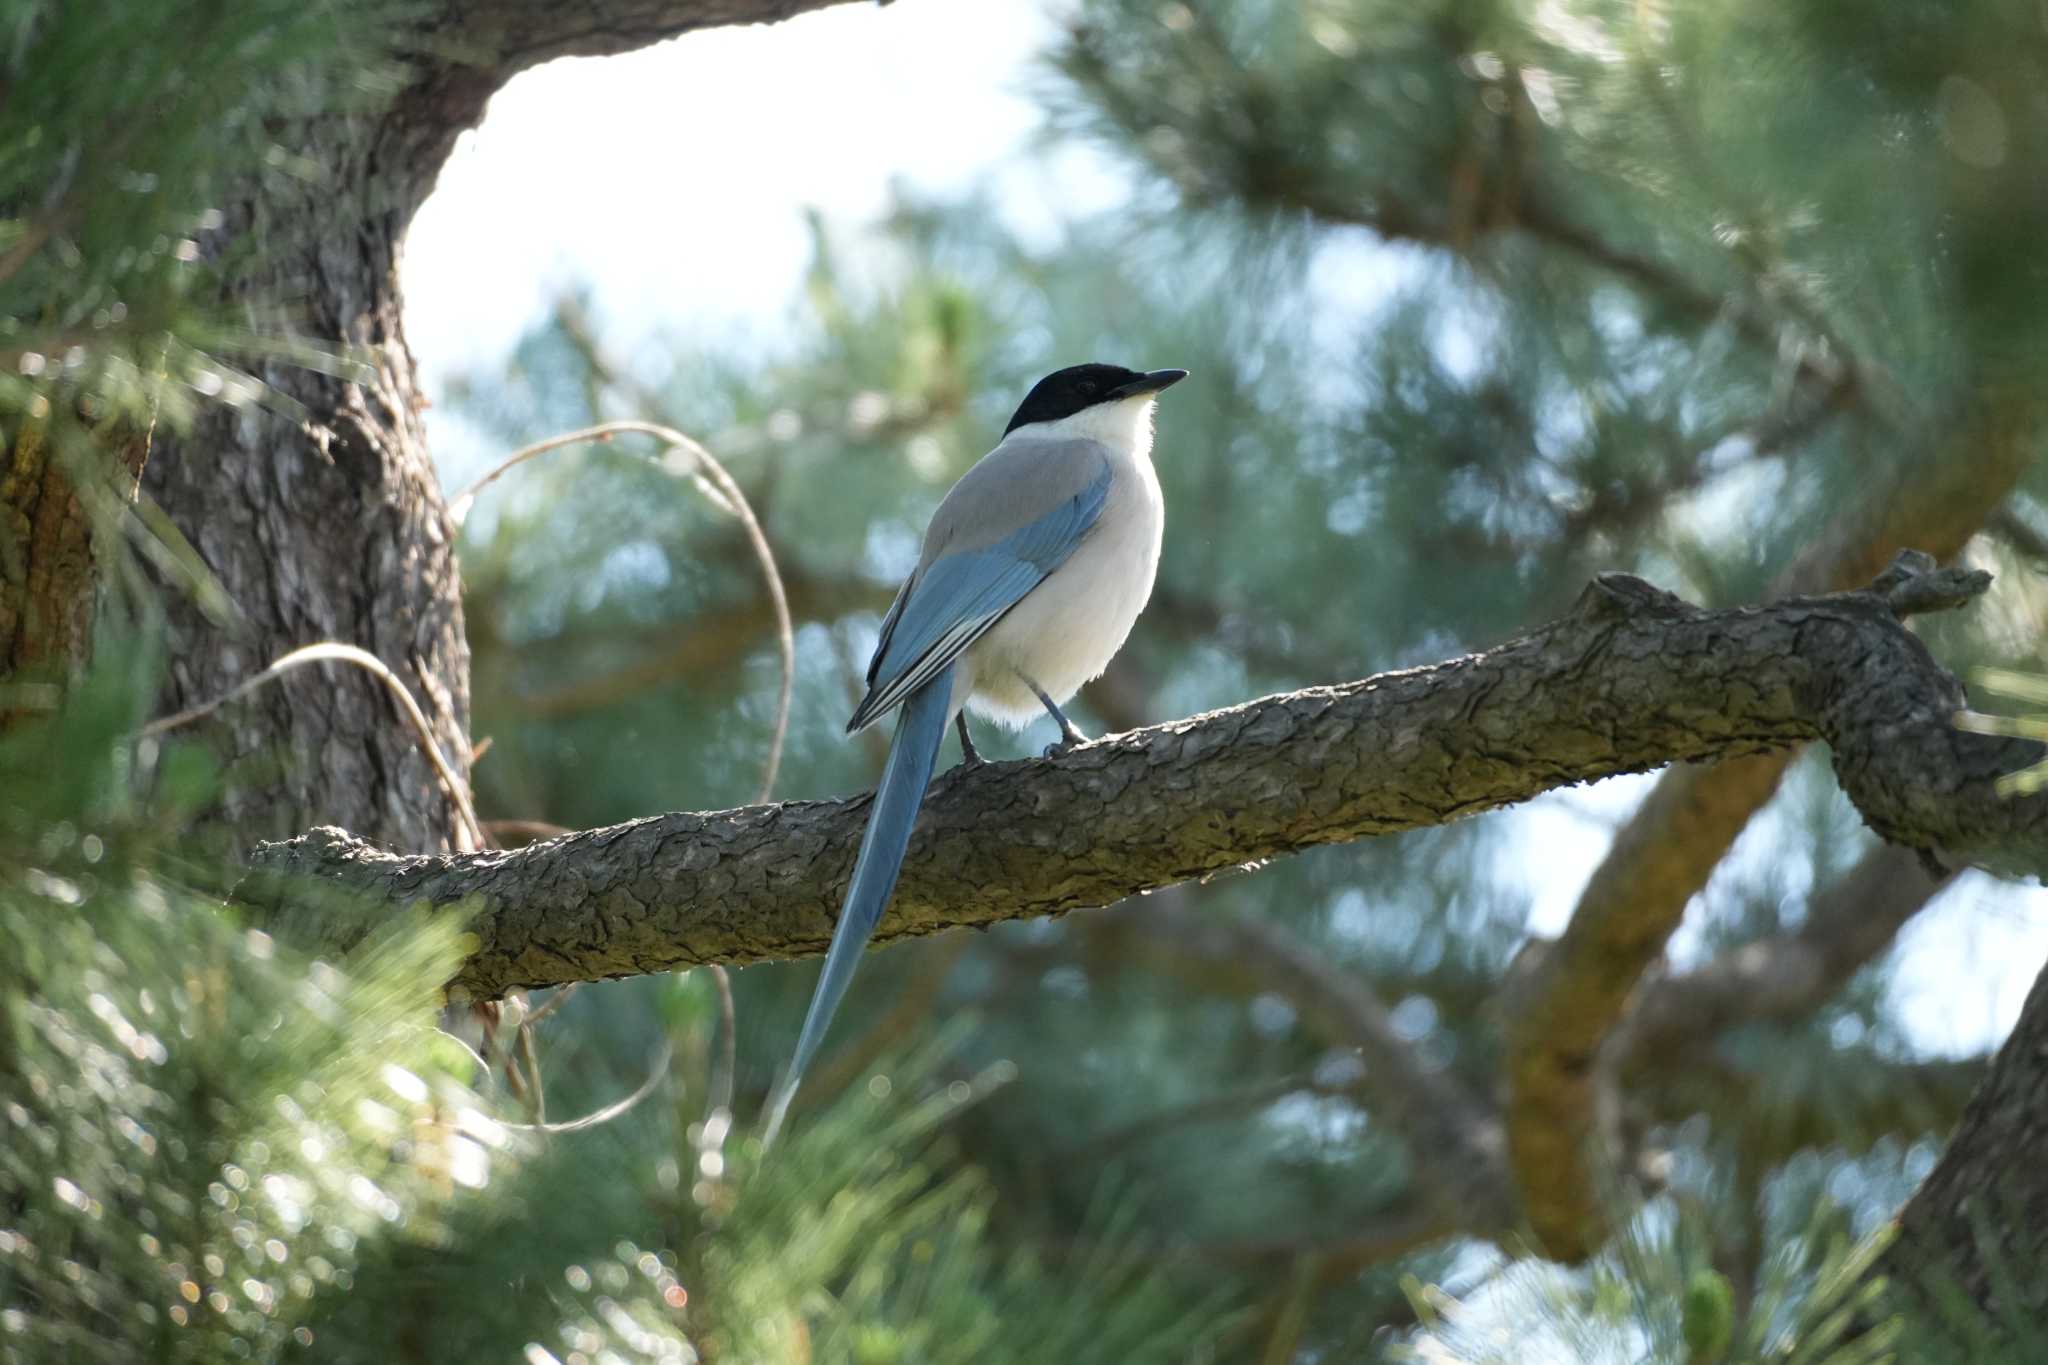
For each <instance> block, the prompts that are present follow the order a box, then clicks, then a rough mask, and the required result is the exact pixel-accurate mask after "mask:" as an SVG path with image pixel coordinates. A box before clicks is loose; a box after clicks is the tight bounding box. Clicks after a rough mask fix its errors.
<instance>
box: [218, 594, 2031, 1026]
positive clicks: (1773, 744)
mask: <svg viewBox="0 0 2048 1365" xmlns="http://www.w3.org/2000/svg"><path fill="white" fill-rule="evenodd" d="M1903 558H1904V557H1902V559H1903ZM1919 559H1920V560H1921V561H1923V562H1920V563H1918V564H1914V565H1912V566H1911V567H1909V568H1907V569H1905V570H1903V571H1901V572H1899V573H1895V574H1893V575H1890V576H1889V579H1888V586H1887V589H1886V591H1884V592H1878V591H1864V592H1856V593H1840V594H1834V595H1831V596H1826V597H1815V598H1800V599H1794V600H1792V601H1788V602H1781V603H1776V604H1773V605H1771V606H1768V607H1754V608H1744V609H1741V610H1735V611H1704V610H1701V609H1699V608H1696V607H1691V606H1688V605H1687V604H1685V603H1684V602H1681V601H1679V600H1678V599H1677V598H1675V597H1672V596H1670V595H1668V594H1665V593H1662V592H1659V591H1658V590H1657V589H1655V588H1653V587H1651V586H1650V585H1649V584H1647V583H1644V582H1642V581H1641V580H1640V579H1634V578H1628V577H1625V576H1622V575H1608V576H1605V577H1603V578H1601V579H1599V580H1597V581H1596V582H1595V583H1594V584H1593V586H1592V587H1590V588H1589V589H1588V590H1587V592H1586V594H1585V596H1584V597H1583V598H1582V599H1581V601H1580V604H1579V606H1578V607H1577V608H1576V609H1575V610H1574V611H1573V612H1572V614H1571V615H1569V616H1567V617H1566V618H1564V619H1563V620H1561V621H1558V622H1557V623H1555V624H1553V625H1551V626H1548V627H1545V628H1543V629H1541V630H1538V631H1535V632H1533V633H1531V634H1529V635H1526V636H1523V637H1521V638H1519V639H1516V640H1513V641H1510V642H1509V643H1507V644H1505V645H1502V646H1500V647H1499V648H1497V649H1493V650H1489V651H1487V652H1486V653H1484V654H1476V655H1471V656H1468V657H1466V658H1461V659H1454V660H1451V661H1450V662H1448V663H1443V664H1438V665H1436V666H1434V667H1430V668H1420V669H1410V670H1406V671H1403V672H1399V673H1391V674H1383V675H1381V676H1379V677H1375V678H1368V679H1365V680H1363V681H1361V682H1355V683H1348V684H1345V685H1343V686H1339V687H1327V688H1312V689H1309V690H1307V691H1303V692H1293V693H1287V694H1283V695H1280V696H1274V697H1266V698H1263V699H1261V700H1258V701H1253V702H1248V703H1246V704H1244V705H1242V706H1236V707H1232V708H1229V709H1227V710H1223V711H1216V712H1212V713H1210V714H1208V715H1205V716H1199V717H1196V718H1193V719H1191V720H1185V721H1179V722H1175V723H1173V724H1169V725H1161V726H1155V727H1153V728H1151V729H1147V730H1139V731H1135V732H1133V733H1131V734H1126V735H1120V736H1116V737H1114V738H1112V739H1107V740H1103V741H1099V742H1097V743H1095V744H1091V745H1088V746H1086V747H1084V748H1082V749H1080V750H1078V751H1075V752H1074V753H1072V754H1070V755H1068V756H1067V757H1065V758H1063V759H1059V760H1053V761H1032V762H1027V763H1021V764H1020V763H1003V764H989V765H986V766H983V767H979V768H974V769H962V770H956V771H955V772H953V773H952V774H949V775H948V776H946V777H944V778H942V779H941V780H940V781H939V782H938V783H936V784H935V787H934V791H933V794H932V796H931V798H930V799H929V800H928V802H927V803H926V806H925V810H924V813H923V816H922V818H921V820H920V826H919V831H918V833H917V835H916V837H915V838H914V839H913V840H912V843H911V847H910V853H909V857H908V859H907V860H906V862H905V865H904V870H903V877H902V881H901V882H900V883H899V885H898V887H897V891H896V896H895V900H894V902H893V903H892V904H891V906H890V909H889V911H888V913H887V914H886V915H884V917H883V919H882V921H881V924H880V925H879V927H878V928H877V929H876V932H875V939H876V941H877V942H878V943H886V942H889V941H891V940H892V939H896V938H901V937H905V936H909V935H918V934H929V933H935V932H938V931H939V930H942V929H948V928H954V927H957V926H960V925H981V924H988V923H992V922H995V921H997V920H1003V919H1013V918H1018V917H1022V916H1030V915H1046V914H1059V913H1063V912H1064V911H1067V910H1071V909H1075V908H1078V907H1082V906H1095V905H1104V904H1108V903H1109V902H1112V901H1115V900H1119V899H1122V898H1123V897H1125V896H1129V895H1133V894H1136V893H1139V892H1143V891H1147V890H1152V889H1155V888H1158V887H1162V886H1170V885H1173V884H1174V883H1177V882H1180V881H1185V880H1188V879H1191V878H1197V877H1204V876H1209V875H1213V874H1215V873H1218V872H1222V871H1225V870H1227V869H1233V868H1238V867H1242V866H1244V865H1246V864H1249V863H1256V862H1258V861H1260V860H1262V859H1266V858H1271V857H1274V856H1277V855H1280V854H1284V853H1290V852H1295V851H1298V850H1300V849H1304V848H1309V847H1313V846H1316V845H1320V844H1327V843H1335V842H1340V841H1344V840H1350V839H1358V838H1364V837H1368V836H1371V835H1378V834H1389V833H1394V832H1397V831H1400V830H1407V829H1416V828H1421V827H1424V826H1428V825H1436V824H1443V823H1446V822H1448V821H1450V820H1454V819H1457V818H1460V817H1462V816H1466V815H1471V814H1475V813H1477V812H1479V811H1482V810H1491V809H1494V808H1496V807H1499V806H1504V805H1508V804H1511V803H1513V802H1517V801H1524V800H1527V799H1529V798H1530V797H1532V796H1535V795H1537V794H1539V793H1541V792H1544V791H1548V790H1551V789H1553V788H1555V787H1559V786H1563V785H1567V784H1570V783H1575V782H1585V781H1591V780H1595V779H1598V778H1601V777H1608V776H1612V775H1613V774H1616V773H1622V772H1637V771H1641V770H1643V769H1646V768H1653V767H1657V766H1659V765H1662V764H1665V763H1671V762H1688V761H1700V760H1706V759H1719V758H1727V757H1731V756H1740V755H1746V754H1754V753H1760V752H1764V751H1767V750H1770V749H1775V748H1782V747H1785V746H1787V745H1792V744H1798V743H1802V742H1805V741H1808V740H1813V739H1825V740H1826V741H1827V742H1828V743H1829V744H1831V745H1832V746H1833V748H1834V751H1835V755H1836V770H1837V772H1838V773H1839V774H1840V775H1841V778H1842V782H1843V785H1844V787H1845V789H1846V790H1847V791H1848V793H1849V795H1850V797H1851V799H1853V800H1854V801H1855V802H1856V803H1857V805H1858V806H1859V808H1860V809H1861V810H1862V812H1863V814H1864V817H1865V818H1866V819H1867V820H1868V821H1869V822H1870V824H1871V826H1872V827H1873V828H1874V829H1876V830H1877V831H1878V832H1879V833H1880V834H1883V835H1884V836H1886V837H1887V838H1890V839H1893V840H1896V841H1898V842H1901V843H1904V844H1907V845H1909V846H1912V847H1915V848H1919V849H1923V850H1939V851H1940V856H1942V857H1944V858H1947V859H1951V860H1962V861H1971V862H1977V863H1981V864H1985V865H1991V866H1997V867H2014V868H2024V869H2027V870H2031V871H2033V872H2035V873H2037V874H2038V873H2039V872H2040V871H2041V870H2042V869H2044V868H2048V796H2043V797H2029V798H2024V799H2019V800H2007V799H2005V798H2002V797H1999V796H1997V795H1996V794H1995V793H1994V792H1993V790H1992V784H1993V781H1994V779H1995V778H1996V777H1997V776H1998V775H2000V774H2002V773H2006V772H2010V771H2013V770H2015V769H2017V768H2019V767H2023V766H2025V765H2026V764H2028V763H2030V762H2032V761H2033V760H2034V758H2035V757H2036V756H2037V755H2038V753H2039V752H2040V749H2041V746H2040V745H2038V744H2034V743H2032V742H2028V741H2020V740H2005V739H1995V738H1991V737H1987V736H1983V735H1976V734H1970V733H1965V732H1962V731H1958V730H1956V729H1955V728H1954V727H1953V726H1952V724H1951V723H1950V722H1951V717H1952V716H1953V714H1954V713H1955V711H1956V710H1957V709H1958V708H1959V707H1960V706H1961V704H1962V690H1961V687H1960V685H1959V684H1958V683H1957V682H1956V681H1955V679H1954V678H1953V677H1952V676H1950V675H1949V674H1948V673H1947V672H1945V671H1944V670H1943V669H1942V668H1941V667H1940V665H1938V664H1937V663H1935V661H1934V660H1933V658H1932V657H1931V656H1929V655H1928V653H1927V651H1926V649H1925V648H1924V647H1923V646H1922V645H1921V644H1920V642H1919V640H1918V639H1917V638H1916V637H1914V636H1913V635H1912V634H1910V633H1909V632H1907V631H1906V630H1905V629H1904V628H1903V627H1902V626H1901V625H1900V624H1899V620H1898V617H1899V615H1902V614H1904V613H1907V612H1911V611H1917V610H1924V609H1928V608H1931V607H1938V606H1952V605H1954V604H1955V603H1957V602H1959V601H1962V600H1965V599H1966V598H1968V597H1970V596H1973V595H1975V594H1976V593H1979V592H1981V591H1983V589H1984V587H1985V586H1986V585H1987V584H1988V582H1989V578H1988V576H1987V575H1984V574H1981V573H1979V574H1968V573H1960V572H1955V571H1937V570H1934V569H1933V568H1932V566H1931V565H1929V564H1927V563H1925V562H1924V559H1925V557H1924V556H1921V557H1919ZM866 818H867V812H866V802H865V801H864V800H858V799H857V800H852V801H839V802H791V803H788V804H783V805H773V806H754V807H748V808H744V809H740V810H733V811H720V812H714V813H710V814H677V815H664V816H657V817H654V818H651V819H647V820H640V821H635V822H633V823H631V824H627V825H619V826H614V827H612V828H609V829H602V830H591V831H585V832H582V833H578V834H572V835H567V836H564V837H562V838H558V839H552V840H548V841H546V842H544V843H539V844H531V845H528V846H527V847H525V848H522V849H520V850H518V851H516V852H511V853H482V854H472V855H457V856H418V857H397V856H393V855H389V854H383V853H380V852H378V851H377V850H375V849H374V848H371V847H369V846H368V845H367V844H365V843H364V842H363V841H361V840H359V839H355V838H352V837H351V836H349V835H348V834H346V833H344V832H343V831H340V830H316V831H314V832H313V833H311V834H308V835H305V836H302V837H300V838H298V839H294V840H291V841H288V842H285V843H281V844H273V845H270V846H267V847H265V848H264V849H262V850H260V851H259V853H258V856H257V862H258V865H259V867H261V868H263V869H266V870H268V871H270V872H275V873H282V874H284V877H283V878H282V879H280V880H275V881H274V880H273V879H271V878H269V877H266V878H264V879H262V881H261V882H260V883H252V885H251V887H250V888H249V890H248V892H247V894H248V895H249V896H250V897H251V898H252V899H254V900H257V901H260V902H262V903H263V904H266V905H269V906H271V907H273V908H275V909H278V910H279V911H280V912H281V913H280V914H278V915H277V916H276V917H275V923H276V925H277V927H278V928H279V931H280V932H283V933H286V934H288V935H290V936H291V937H293V938H295V939H298V940H301V941H310V942H314V943H318V944H322V945H324V946H326V947H329V948H346V947H347V946H348V945H349V943H350V942H352V941H353V940H354V939H355V938H356V937H358V936H359V935H360V934H361V933H363V932H364V931H365V930H366V928H367V926H368V925H369V924H371V923H374V922H375V920H376V919H377V918H378V916H379V914H380V913H389V910H390V908H391V907H398V906H410V905H418V904H421V903H425V904H427V905H430V906H456V905H465V906H468V907H470V908H472V909H473V910H474V911H475V913H476V918H475V921H474V923H475V929H476V933H477V935H478V948H477V951H476V953H475V954H474V955H473V956H472V957H471V958H470V960H469V962H468V963H467V964H466V965H465V966H464V968H463V969H462V971H461V973H460V974H459V975H458V976H457V978H456V980H455V982H454V986H455V988H456V989H457V990H458V991H459V992H460V993H462V994H465V995H468V996H471V997H474V998H488V997H493V996H496V995H499V994H502V993H504V992H505V991H508V990H513V989H517V988H521V987H538V986H553V985H561V984H563V983H565V982H569V981H588V980H597V979H601V978H605V977H613V976H626V975H633V974H638V973H643V972H655V971H666V970H669V969H672V968H676V967H683V966H690V965H693V964H697V963H705V962H726V963H741V962H753V961H761V960H766V959H773V958H788V957H801V956H807V955H811V954H815V953H822V952H823V951H824V950H825V947H826V944H827V943H828V942H829V940H830V938H831V934H832V927H833V921H832V913H833V911H834V910H835V909H836V907H837V905H838V903H839V896H840V892H841V891H842V890H843V888H844V885H845V879H846V877H847V875H848V873H849V871H850V870H851V864H852V860H853V853H854V849H855V847H856V846H857V845H858V843H859V834H860V828H861V825H862V823H863V822H864V821H865V820H866ZM306 878H313V879H316V880H317V881H319V882H322V883H325V884H327V885H330V886H335V887H339V888H342V889H344V890H346V891H349V892H352V893H354V894H355V897H356V899H357V900H358V901H359V902H360V903H362V904H364V905H367V906H368V907H369V910H368V916H369V917H368V919H367V920H366V919H365V917H364V915H363V914H362V913H356V914H344V913H342V912H340V911H338V910H337V909H336V905H335V903H334V902H333V901H332V900H331V899H330V898H328V897H325V896H322V897H318V898H316V899H317V904H316V903H315V901H311V900H307V899H306V898H305V897H304V896H303V895H301V894H300V893H299V892H296V891H294V890H293V889H292V888H293V885H294V882H295V881H298V882H302V881H303V880H304V879H306ZM378 907H383V909H382V910H381V911H380V910H379V909H378Z"/></svg>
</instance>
